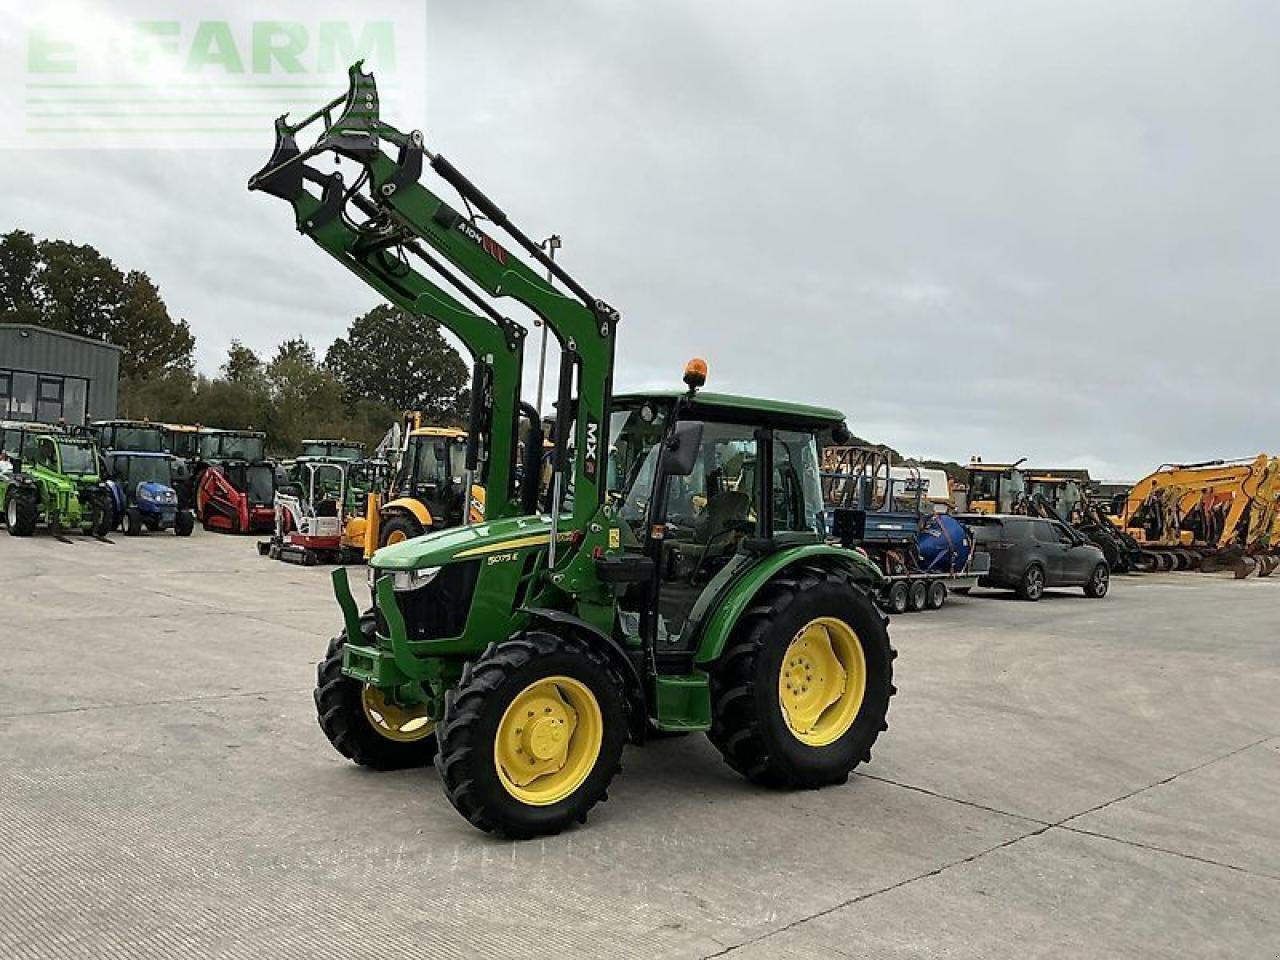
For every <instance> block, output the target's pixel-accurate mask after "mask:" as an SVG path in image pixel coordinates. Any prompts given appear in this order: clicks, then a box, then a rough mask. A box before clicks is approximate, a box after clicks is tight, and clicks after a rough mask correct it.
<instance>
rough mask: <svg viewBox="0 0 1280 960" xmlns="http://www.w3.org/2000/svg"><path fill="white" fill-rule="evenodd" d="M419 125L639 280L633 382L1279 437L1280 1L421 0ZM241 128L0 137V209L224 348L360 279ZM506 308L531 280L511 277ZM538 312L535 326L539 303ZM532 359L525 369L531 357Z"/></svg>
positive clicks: (965, 431) (343, 311) (935, 436)
mask: <svg viewBox="0 0 1280 960" xmlns="http://www.w3.org/2000/svg"><path fill="white" fill-rule="evenodd" d="M428 16H429V19H428V57H427V63H428V68H427V75H426V76H425V77H424V78H423V81H422V82H423V83H424V84H425V85H426V89H427V112H426V115H425V116H423V117H388V119H390V120H392V121H393V122H396V123H398V124H399V125H401V126H404V127H412V126H420V127H421V128H422V129H423V130H424V131H425V132H426V134H427V138H428V143H429V144H430V145H431V146H432V147H433V148H434V149H438V150H440V151H442V152H443V153H445V154H446V155H447V156H449V158H450V159H451V160H453V161H454V162H455V163H457V164H458V165H459V166H461V167H462V168H463V169H464V170H466V171H468V173H469V174H470V175H471V176H472V178H473V179H474V180H475V181H476V182H478V183H480V184H481V185H482V186H483V187H484V189H486V191H488V192H489V193H490V194H491V195H492V196H494V197H495V198H496V199H497V200H498V201H499V202H500V203H501V204H502V205H503V206H504V207H505V208H506V209H507V210H508V212H509V213H510V214H512V216H513V217H514V218H515V219H516V220H517V222H519V223H520V224H521V225H522V226H523V227H524V229H525V230H526V232H528V233H529V234H530V235H532V236H535V237H541V236H545V235H547V234H549V233H551V232H558V233H560V234H561V235H562V236H563V238H564V248H563V250H562V251H561V254H560V257H561V260H562V262H563V263H564V264H565V265H566V266H567V267H568V268H569V269H570V270H571V271H572V272H573V273H574V274H575V275H576V276H577V277H578V278H579V279H580V280H581V281H582V282H583V283H584V284H585V285H586V286H587V287H588V288H589V289H590V290H591V291H592V292H593V293H596V294H597V295H599V296H602V297H604V298H605V299H607V300H609V301H610V302H611V303H612V304H613V305H614V306H616V307H617V308H618V309H619V310H621V311H622V314H623V323H622V326H621V328H620V344H619V351H618V358H619V369H618V375H617V382H618V386H619V389H625V388H627V387H629V386H632V387H638V386H642V385H645V386H647V385H652V384H653V383H654V382H655V381H657V382H662V380H663V379H664V378H665V379H666V380H668V381H669V382H671V383H673V384H674V383H677V382H678V378H679V372H680V370H681V368H682V365H683V362H684V360H685V359H687V357H688V356H691V355H694V354H697V355H700V356H704V357H706V358H707V359H708V360H709V362H710V366H711V382H712V386H714V387H715V388H717V389H726V390H729V389H731V390H736V391H739V392H743V393H749V394H755V395H762V396H778V397H783V398H789V399H797V400H811V401H813V402H817V403H824V404H830V405H833V406H837V407H840V408H841V409H843V410H844V411H845V412H846V413H847V415H848V418H849V422H850V425H851V426H852V427H853V428H854V430H855V432H857V433H859V434H860V435H863V436H868V437H873V438H875V439H878V440H882V441H885V442H888V443H891V444H893V445H894V446H895V447H897V448H899V449H902V450H904V451H909V452H912V453H917V454H921V455H932V456H942V457H948V458H957V459H964V458H966V457H968V456H969V455H970V454H981V455H983V456H984V457H985V458H986V459H989V460H1001V459H1006V458H1010V459H1016V458H1017V457H1020V456H1028V457H1030V458H1031V459H1032V460H1033V461H1035V462H1037V463H1042V464H1045V465H1070V464H1077V463H1083V464H1088V465H1089V466H1090V467H1091V468H1093V469H1094V470H1095V472H1096V473H1101V474H1104V475H1106V476H1107V477H1109V478H1116V479H1123V478H1130V479H1132V478H1135V477H1137V476H1140V475H1142V474H1143V473H1146V472H1148V471H1149V470H1150V469H1152V468H1154V467H1155V466H1156V465H1157V464H1159V463H1162V462H1164V461H1167V460H1180V459H1205V458H1208V457H1213V456H1235V455H1242V454H1252V453H1256V452H1257V451H1258V450H1260V449H1272V448H1274V447H1276V446H1280V441H1278V440H1277V428H1276V423H1277V422H1278V421H1280V391H1278V390H1277V389H1276V368H1277V361H1278V360H1280V349H1277V347H1276V341H1275V338H1274V334H1273V333H1272V332H1271V331H1272V326H1273V319H1272V317H1273V314H1274V312H1275V310H1276V307H1275V305H1276V303H1277V302H1280V297H1278V296H1277V295H1278V294H1280V289H1278V288H1280V272H1277V270H1276V269H1275V264H1276V263H1277V262H1280V260H1278V258H1277V253H1280V250H1278V249H1277V246H1278V241H1277V231H1276V229H1275V224H1276V223H1277V222H1280V217H1278V216H1277V214H1280V202H1278V201H1280V194H1278V191H1280V186H1278V185H1277V184H1278V182H1277V178H1276V177H1275V170H1276V169H1277V161H1278V160H1280V130H1278V129H1277V127H1276V125H1275V124H1274V123H1273V122H1272V121H1273V118H1274V117H1275V116H1276V114H1277V107H1280V102H1278V101H1280V75H1278V74H1280V62H1277V60H1276V58H1275V57H1274V55H1273V52H1274V49H1275V48H1276V45H1277V40H1280V36H1278V33H1280V10H1275V9H1273V8H1272V6H1270V5H1266V4H1259V3H1249V2H1238V3H1230V2H1228V3H1219V4H1169V3H1164V2H1159V3H1156V2H1149V3H1130V4H1124V5H1120V6H1117V5H1115V4H1111V3H1105V4H1104V3H1091V2H1079V3H1074V4H1070V5H1044V4H1021V5H1018V4H1012V5H1011V4H1008V3H998V4H997V3H974V4H963V5H956V4H945V3H941V2H937V3H920V2H917V3H910V2H902V0H894V2H889V0H885V2H875V3H872V2H864V3H857V4H849V3H836V2H830V3H808V4H788V5H777V4H765V3H756V2H733V3H730V2H722V0H713V2H700V3H698V4H676V3H671V2H656V3H655V2H646V3H641V2H638V0H634V2H626V3H618V4H607V5H605V4H590V3H585V2H582V3H570V2H565V0H561V2H556V3H554V4H553V3H550V2H547V3H530V2H523V3H514V2H512V3H484V4H448V5H446V4H433V5H432V6H431V7H430V8H429V15H428ZM270 119H271V112H270V111H269V110H264V115H263V121H262V126H263V146H262V153H261V155H254V154H251V153H247V152H244V151H226V152H220V153H219V152H198V153H171V152H160V151H157V152H138V153H111V154H105V153H88V152H85V153H65V152H44V153H31V152H28V153H22V152H11V153H8V154H6V155H5V157H4V159H5V165H6V168H7V170H8V171H9V174H10V175H9V176H8V177H6V178H5V182H4V185H3V186H0V196H2V197H3V202H4V206H3V209H4V211H5V214H6V216H5V220H6V221H7V222H9V223H11V224H13V225H17V226H22V227H24V228H26V229H29V230H32V231H34V232H36V233H38V234H43V235H51V236H68V237H72V238H74V239H76V240H79V241H83V242H92V243H94V244H95V245H97V246H99V247H100V248H102V249H103V250H104V251H106V252H107V253H109V254H110V255H112V256H113V257H115V258H116V260H117V261H118V262H119V263H120V264H121V265H123V266H127V267H138V268H142V269H145V270H147V271H148V272H149V273H150V274H151V275H152V277H153V278H154V279H155V280H156V281H157V283H159V284H160V286H161V288H162V290H163V292H164V295H165V297H166V299H167V300H168V302H169V303H170V305H171V307H172V309H173V310H174V312H175V313H177V314H179V315H181V316H183V317H185V318H186V319H187V320H188V321H190V322H191V324H192V327H193V329H194V330H195V332H196V334H197V336H198V337H199V340H200V363H201V365H202V366H203V367H205V368H210V369H211V368H212V367H214V366H216V365H217V363H218V362H219V361H220V359H221V354H222V352H223V351H224V350H225V347H226V344H227V343H228V342H229V340H230V339H231V338H232V337H238V338H240V339H242V340H245V341H246V342H248V343H250V344H252V345H254V346H256V347H259V348H261V349H268V348H270V347H271V346H272V345H273V344H274V343H275V342H277V341H279V340H281V339H283V338H286V337H289V336H293V335H296V334H302V335H304V336H306V337H308V338H309V339H311V340H313V342H315V343H316V344H317V346H319V347H321V348H323V346H324V345H326V344H327V342H328V341H329V340H330V339H332V337H334V336H335V335H337V334H339V333H341V331H342V330H343V329H344V328H345V326H346V324H347V323H348V322H349V321H350V319H351V318H352V317H353V316H354V315H355V314H357V313H359V312H362V311H363V310H365V309H367V308H368V307H369V306H371V305H372V304H373V303H374V302H376V296H375V295H374V294H373V293H372V291H369V290H366V289H365V288H363V287H362V285H361V284H360V283H359V282H358V281H357V280H355V279H354V278H353V277H349V276H348V275H346V274H345V273H344V272H343V271H342V270H340V269H337V268H335V267H334V266H333V265H332V264H331V263H330V262H328V261H327V259H326V258H325V257H324V255H323V254H322V253H320V252H319V251H318V250H317V249H315V248H314V247H312V246H311V245H309V244H308V243H307V242H305V241H304V240H302V239H301V238H299V237H298V236H297V234H296V233H294V231H293V227H292V222H291V220H290V217H289V212H288V210H287V208H285V207H284V205H283V204H279V203H276V202H274V201H272V200H270V199H269V198H265V197H262V196H260V195H250V194H248V193H247V192H245V190H244V181H245V179H246V177H247V175H248V173H250V172H252V170H254V169H256V167H257V166H258V165H259V164H260V163H261V160H262V158H263V157H265V155H266V152H267V151H268V149H269V146H270ZM511 312H512V314H513V315H519V310H518V308H514V307H513V308H512V310H511ZM533 332H534V333H536V331H533ZM530 344H531V345H532V349H530V350H529V351H528V353H529V354H530V355H531V357H530V360H529V366H528V372H527V374H526V383H527V384H528V388H527V392H528V394H529V395H530V396H531V395H532V392H533V385H534V383H535V379H536V373H535V372H534V370H533V365H532V355H534V354H536V336H531V338H530Z"/></svg>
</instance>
